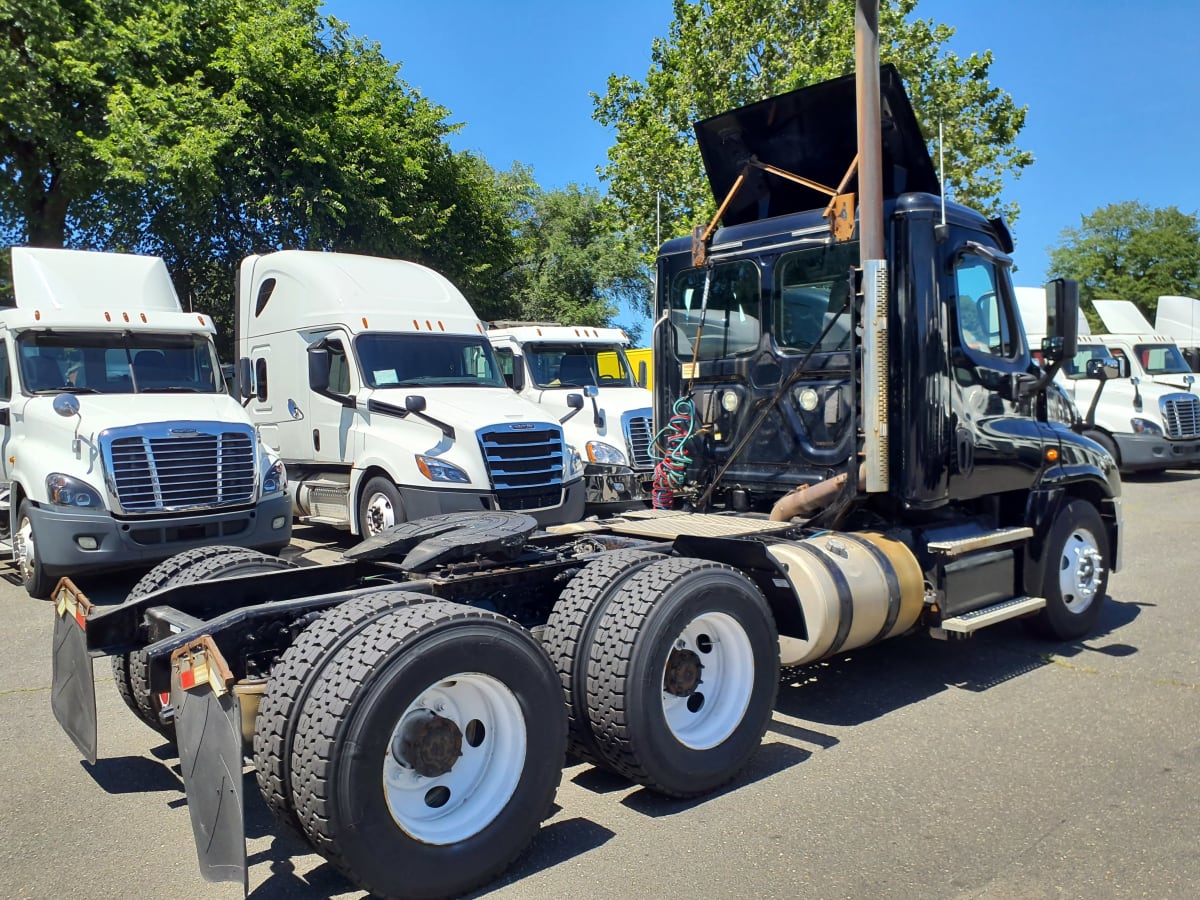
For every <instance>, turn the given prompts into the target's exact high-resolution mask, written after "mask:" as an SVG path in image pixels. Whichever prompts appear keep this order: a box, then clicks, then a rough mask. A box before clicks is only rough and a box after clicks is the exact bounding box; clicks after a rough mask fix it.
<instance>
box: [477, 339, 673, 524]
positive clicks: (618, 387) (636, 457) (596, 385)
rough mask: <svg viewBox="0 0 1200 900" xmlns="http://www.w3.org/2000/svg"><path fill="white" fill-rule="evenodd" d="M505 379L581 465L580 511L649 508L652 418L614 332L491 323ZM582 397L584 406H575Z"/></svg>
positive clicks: (624, 346) (645, 395) (623, 343)
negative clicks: (542, 414)
mask: <svg viewBox="0 0 1200 900" xmlns="http://www.w3.org/2000/svg"><path fill="white" fill-rule="evenodd" d="M488 337H490V338H491V340H492V346H493V348H494V349H495V351H496V356H497V357H498V358H499V360H500V368H501V369H502V370H503V372H504V378H505V380H506V381H507V382H508V383H509V384H510V385H511V386H512V388H513V389H514V390H515V391H517V392H518V393H519V394H520V395H521V396H522V397H525V398H526V399H528V400H531V401H533V402H534V403H536V404H538V405H539V406H540V407H541V408H542V409H543V410H545V411H546V414H548V415H550V416H552V417H554V418H556V419H557V420H558V421H559V422H561V423H562V426H563V431H564V433H565V435H566V438H567V441H568V442H569V443H570V444H571V445H572V446H573V447H574V448H575V450H576V451H577V452H578V453H579V455H580V456H581V457H582V458H583V463H584V470H583V473H584V474H583V481H584V485H585V486H586V489H587V502H586V507H587V512H589V513H599V514H604V513H607V512H618V511H621V510H624V509H632V508H637V507H639V506H648V505H649V502H650V494H651V490H652V487H653V481H654V461H653V460H652V459H651V458H650V443H651V439H652V438H653V425H654V412H653V410H652V409H651V403H652V398H651V396H650V392H649V391H648V390H646V389H645V387H642V386H641V384H640V383H639V382H644V378H639V377H638V376H636V375H635V374H634V370H633V367H632V366H631V365H630V362H629V358H628V357H627V356H626V355H625V351H626V349H627V348H628V346H629V338H628V337H626V335H625V332H624V331H622V330H621V329H620V328H587V327H584V326H575V325H557V324H548V323H537V322H532V323H531V322H495V323H493V327H492V328H491V329H490V330H489V331H488ZM583 398H586V401H584V402H582V403H581V402H580V401H581V400H583Z"/></svg>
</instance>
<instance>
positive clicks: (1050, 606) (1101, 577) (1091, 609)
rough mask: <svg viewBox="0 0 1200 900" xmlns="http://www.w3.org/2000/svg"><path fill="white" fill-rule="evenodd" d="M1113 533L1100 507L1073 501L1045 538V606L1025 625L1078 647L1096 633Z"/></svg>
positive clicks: (1045, 635) (1063, 510) (1044, 635)
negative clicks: (1079, 642) (1109, 533)
mask: <svg viewBox="0 0 1200 900" xmlns="http://www.w3.org/2000/svg"><path fill="white" fill-rule="evenodd" d="M1109 559H1110V557H1109V551H1108V532H1107V531H1106V530H1105V528H1104V520H1103V519H1101V518H1100V513H1099V512H1097V511H1096V507H1094V506H1092V504H1090V503H1088V502H1087V501H1085V500H1071V501H1069V502H1067V504H1066V505H1065V506H1063V508H1062V509H1061V510H1060V511H1059V514H1058V517H1057V518H1056V519H1055V521H1054V524H1053V525H1052V526H1051V528H1050V533H1049V535H1048V536H1047V538H1046V547H1045V554H1044V557H1043V561H1042V596H1043V597H1045V598H1046V605H1045V607H1043V608H1042V609H1041V610H1040V611H1039V612H1038V614H1037V615H1036V616H1034V617H1032V618H1030V619H1028V620H1026V621H1027V623H1028V627H1029V628H1030V630H1032V631H1033V632H1034V633H1035V634H1037V635H1038V636H1039V637H1044V638H1049V639H1051V640H1059V641H1073V640H1077V639H1079V638H1081V637H1083V636H1084V635H1086V634H1089V633H1091V631H1092V630H1093V629H1095V627H1096V622H1097V620H1098V619H1099V617H1100V610H1101V608H1102V606H1103V603H1104V596H1105V591H1106V590H1107V589H1108V570H1109Z"/></svg>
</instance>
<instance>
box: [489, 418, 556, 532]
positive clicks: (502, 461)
mask: <svg viewBox="0 0 1200 900" xmlns="http://www.w3.org/2000/svg"><path fill="white" fill-rule="evenodd" d="M477 435H478V437H479V447H480V449H481V450H482V451H483V459H484V462H485V463H486V464H487V470H488V476H489V477H490V478H491V480H492V487H493V488H494V489H495V491H496V499H497V501H498V502H499V505H500V508H501V509H510V510H520V509H541V508H543V507H547V506H558V505H559V504H560V503H561V502H562V483H563V465H564V462H565V459H566V455H565V453H564V450H563V435H562V429H561V428H559V427H557V426H555V425H545V424H540V423H539V424H533V423H528V422H514V423H512V424H511V425H494V426H492V427H490V428H484V429H481V430H480V431H479V432H477Z"/></svg>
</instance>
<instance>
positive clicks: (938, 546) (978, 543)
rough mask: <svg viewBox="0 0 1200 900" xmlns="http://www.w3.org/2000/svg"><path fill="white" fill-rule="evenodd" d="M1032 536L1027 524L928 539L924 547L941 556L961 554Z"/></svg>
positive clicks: (1001, 545)
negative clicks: (940, 539)
mask: <svg viewBox="0 0 1200 900" xmlns="http://www.w3.org/2000/svg"><path fill="white" fill-rule="evenodd" d="M1031 537H1033V529H1032V528H1029V527H1028V526H1024V525H1022V526H1018V527H1016V528H1001V529H998V530H996V531H987V532H984V533H983V534H975V535H972V536H971V537H966V538H958V539H956V540H950V541H930V542H929V543H928V544H927V545H926V548H927V549H928V550H929V552H930V553H933V554H935V555H936V556H942V557H951V558H952V557H955V556H962V555H963V554H964V553H971V552H973V551H975V550H986V549H988V548H989V547H1003V546H1005V545H1007V544H1015V543H1018V542H1019V541H1025V540H1028V539H1029V538H1031Z"/></svg>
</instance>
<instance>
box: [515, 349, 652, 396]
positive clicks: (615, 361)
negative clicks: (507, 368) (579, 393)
mask: <svg viewBox="0 0 1200 900" xmlns="http://www.w3.org/2000/svg"><path fill="white" fill-rule="evenodd" d="M525 355H526V357H527V358H528V360H529V370H530V371H531V372H532V373H533V381H534V384H536V385H537V386H538V387H541V388H554V387H584V386H585V385H589V384H595V385H600V386H612V387H632V386H633V378H632V377H631V376H630V374H629V365H628V362H627V361H626V359H625V353H624V351H622V350H621V348H620V347H619V346H617V345H616V344H526V345H525Z"/></svg>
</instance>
